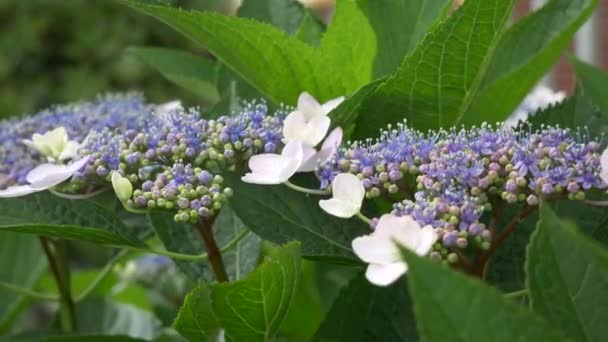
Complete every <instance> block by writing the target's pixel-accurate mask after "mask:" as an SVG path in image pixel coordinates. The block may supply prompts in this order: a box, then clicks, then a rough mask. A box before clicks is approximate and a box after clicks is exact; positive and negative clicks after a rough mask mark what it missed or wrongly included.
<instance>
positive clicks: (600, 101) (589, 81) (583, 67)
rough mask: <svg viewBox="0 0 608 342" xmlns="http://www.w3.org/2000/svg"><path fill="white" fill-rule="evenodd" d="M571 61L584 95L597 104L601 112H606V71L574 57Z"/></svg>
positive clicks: (607, 101)
mask: <svg viewBox="0 0 608 342" xmlns="http://www.w3.org/2000/svg"><path fill="white" fill-rule="evenodd" d="M571 61H572V64H573V65H574V69H575V71H576V76H577V77H578V79H579V82H580V84H581V85H582V87H583V89H584V90H585V95H587V96H588V97H589V98H590V99H591V100H592V101H593V103H595V104H596V105H598V106H599V107H600V109H601V110H602V112H604V113H608V98H607V97H606V94H605V91H606V89H608V73H607V72H606V71H604V70H602V69H599V68H597V67H594V66H593V65H590V64H587V63H585V62H583V61H581V60H579V59H576V58H572V59H571Z"/></svg>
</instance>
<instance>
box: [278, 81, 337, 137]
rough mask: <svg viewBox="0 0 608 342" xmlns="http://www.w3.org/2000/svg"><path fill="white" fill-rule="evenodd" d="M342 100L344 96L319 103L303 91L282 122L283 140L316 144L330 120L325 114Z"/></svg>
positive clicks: (323, 135) (325, 130)
mask: <svg viewBox="0 0 608 342" xmlns="http://www.w3.org/2000/svg"><path fill="white" fill-rule="evenodd" d="M342 101H344V97H339V98H336V99H333V100H330V101H328V102H326V103H324V104H319V102H318V101H317V100H315V98H314V97H312V96H311V95H310V94H308V93H306V92H304V93H302V94H300V97H299V98H298V107H297V108H296V110H294V111H293V112H291V113H289V115H287V117H286V118H285V121H284V123H283V137H284V138H283V142H285V143H287V142H289V141H291V140H300V141H301V142H302V143H304V144H306V145H309V146H313V147H314V146H316V145H317V144H318V143H320V142H321V141H322V140H323V138H324V137H325V135H326V134H327V130H329V126H330V124H331V120H330V119H329V117H328V116H327V114H329V112H331V111H332V110H333V109H334V108H336V107H337V106H338V105H339V104H340V103H342Z"/></svg>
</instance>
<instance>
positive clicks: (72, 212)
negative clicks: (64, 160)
mask: <svg viewBox="0 0 608 342" xmlns="http://www.w3.org/2000/svg"><path fill="white" fill-rule="evenodd" d="M0 208H1V211H0V231H13V232H19V233H27V234H35V235H43V236H47V237H53V238H59V239H67V240H78V241H85V242H92V243H97V244H102V245H112V246H135V247H143V246H144V244H143V242H141V241H140V240H139V239H138V238H137V236H136V235H135V234H134V233H133V232H132V231H131V230H129V229H128V228H127V227H126V226H125V225H124V224H123V223H122V222H121V221H120V220H119V219H118V218H117V217H116V216H115V215H114V214H113V213H112V212H110V211H108V210H107V209H105V208H103V207H101V206H99V205H97V204H95V203H93V202H92V201H83V200H77V201H75V200H66V199H62V198H59V197H56V196H53V195H51V194H50V193H47V192H43V193H38V194H34V195H29V196H25V197H19V198H11V199H2V200H0Z"/></svg>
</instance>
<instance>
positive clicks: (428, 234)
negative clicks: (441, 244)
mask: <svg viewBox="0 0 608 342" xmlns="http://www.w3.org/2000/svg"><path fill="white" fill-rule="evenodd" d="M436 241H437V233H436V232H435V228H433V227H432V226H424V228H422V229H421V230H420V239H419V241H418V246H417V247H416V249H415V250H414V252H416V254H418V255H420V256H424V255H427V254H428V253H429V251H430V250H431V248H432V247H433V244H434V243H435V242H436Z"/></svg>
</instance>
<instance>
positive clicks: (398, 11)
mask: <svg viewBox="0 0 608 342" xmlns="http://www.w3.org/2000/svg"><path fill="white" fill-rule="evenodd" d="M357 3H358V4H359V7H360V8H361V10H362V11H363V12H364V13H365V15H366V16H367V18H368V19H369V22H370V24H371V26H372V28H373V29H374V31H375V32H376V40H377V44H378V55H377V56H376V61H375V66H374V76H375V77H382V76H386V75H389V74H392V73H393V72H394V71H395V69H397V67H398V66H399V65H400V64H401V61H402V60H403V58H404V57H405V56H406V55H407V54H408V53H410V52H411V51H412V50H414V48H415V47H416V45H417V44H418V43H419V42H420V41H421V40H422V39H423V38H424V35H425V34H426V33H427V32H428V31H430V29H431V28H433V27H434V26H435V25H436V24H437V23H438V22H439V21H441V20H443V19H445V16H446V15H447V14H448V10H449V9H450V8H451V6H452V1H451V0H413V1H412V0H385V1H377V0H358V1H357Z"/></svg>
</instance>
